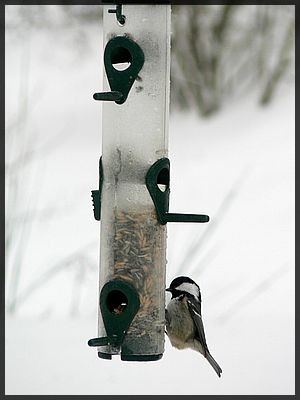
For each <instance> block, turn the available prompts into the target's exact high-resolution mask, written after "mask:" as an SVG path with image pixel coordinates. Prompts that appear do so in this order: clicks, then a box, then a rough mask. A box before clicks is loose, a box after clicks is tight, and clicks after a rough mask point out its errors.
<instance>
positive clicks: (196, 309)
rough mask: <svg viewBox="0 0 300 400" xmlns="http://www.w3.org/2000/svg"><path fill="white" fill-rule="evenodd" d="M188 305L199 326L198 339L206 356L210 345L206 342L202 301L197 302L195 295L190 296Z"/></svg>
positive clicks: (196, 324) (197, 326)
mask: <svg viewBox="0 0 300 400" xmlns="http://www.w3.org/2000/svg"><path fill="white" fill-rule="evenodd" d="M187 305H188V308H189V312H190V314H191V316H192V318H193V321H194V324H195V326H196V328H197V334H196V339H198V340H199V342H200V343H201V345H202V347H203V350H204V355H205V357H206V353H207V352H208V347H207V344H206V339H205V333H204V326H203V322H202V317H201V303H199V302H197V301H196V299H194V297H190V296H189V297H188V299H187Z"/></svg>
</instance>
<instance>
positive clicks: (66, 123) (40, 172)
mask: <svg viewBox="0 0 300 400" xmlns="http://www.w3.org/2000/svg"><path fill="white" fill-rule="evenodd" d="M13 7H16V6H6V14H7V23H8V22H9V21H10V19H11V18H14V13H13V11H14V10H13ZM23 7H29V6H23ZM51 7H52V12H53V15H55V12H57V7H56V6H51ZM99 21H100V13H99ZM17 23H18V24H19V25H22V24H23V23H24V24H25V23H26V18H24V21H23V20H22V19H21V20H19V21H17ZM29 25H30V24H29ZM74 37H75V38H76V40H74ZM102 51H103V49H102V27H101V23H99V24H94V23H88V22H86V23H85V24H81V25H80V26H78V25H76V24H74V23H73V24H71V23H70V24H64V25H59V24H58V25H57V27H56V29H53V28H52V29H51V30H50V29H39V28H38V27H34V26H31V27H30V26H28V27H27V28H26V29H24V30H23V31H22V34H21V35H20V34H18V33H17V32H16V30H14V29H8V28H7V31H6V54H5V56H6V58H5V65H6V177H7V179H6V182H7V185H6V257H7V260H6V266H5V268H6V308H7V313H6V328H5V329H6V395H13V394H16V395H59V394H62V395H80V394H82V395H84V394H86V395H101V394H123V395H125V394H127V395H130V394H134V395H137V394H198V395H202V394H210V395H211V394H216V395H238V394H241V395H259V394H264V395H271V394H275V395H293V394H294V384H295V370H294V352H295V347H294V340H295V334H294V330H295V326H294V313H295V309H294V299H295V297H294V295H295V291H294V277H295V276H294V275H295V272H294V264H295V260H294V250H295V248H294V218H295V212H294V206H295V203H294V194H295V193H294V178H295V173H294V166H295V165H294V162H295V159H294V134H295V122H294V121H295V93H294V84H293V82H288V83H286V82H285V83H283V84H282V85H281V86H280V87H279V88H278V93H277V95H276V97H275V98H274V100H273V101H272V103H271V104H269V105H268V106H267V107H261V106H259V105H258V104H257V101H255V96H256V93H253V92H252V93H249V95H247V96H243V97H242V98H238V99H236V100H231V101H230V104H228V105H227V106H226V107H223V108H222V110H221V111H220V112H219V113H217V114H216V115H215V116H214V117H212V118H208V119H207V118H206V119H205V118H199V116H198V115H197V114H196V113H194V112H192V111H190V112H187V113H181V112H179V111H176V112H175V111H174V112H173V113H172V114H171V117H170V135H169V158H170V161H171V196H170V211H172V212H188V213H204V214H208V215H209V216H210V218H211V220H210V222H209V223H208V224H203V225H198V224H195V225H193V224H169V225H168V264H167V282H168V283H169V282H170V281H171V280H172V279H173V278H174V277H175V276H177V275H178V274H186V275H190V276H191V277H192V278H194V279H195V280H196V281H197V282H198V283H199V285H200V288H201V291H202V299H203V319H204V324H205V330H206V336H207V342H208V345H209V348H210V350H211V353H212V355H213V356H214V357H215V358H216V360H217V361H218V363H219V364H220V365H221V367H222V369H223V374H222V377H221V379H219V378H218V377H217V376H216V374H215V372H214V371H213V369H212V368H211V367H210V366H209V364H208V363H207V361H206V360H205V359H204V358H203V357H201V356H199V355H198V354H197V353H194V352H192V351H189V350H186V351H179V350H176V349H174V348H172V347H171V346H170V344H169V341H168V339H167V338H166V343H165V353H164V356H163V358H162V359H161V360H160V361H158V362H153V363H134V362H122V361H120V359H119V358H118V357H116V358H113V360H112V361H106V360H101V359H98V357H97V353H96V350H95V349H92V348H89V347H88V346H87V340H88V339H89V338H91V337H96V336H97V299H98V259H99V222H97V221H95V220H94V218H93V212H92V202H91V197H90V191H91V190H93V189H97V184H98V159H99V156H100V154H101V104H99V102H95V101H94V100H93V98H92V95H93V93H94V92H96V91H99V90H101V88H102V86H101V85H102V55H103V53H102ZM182 374H184V376H185V379H184V382H186V384H185V385H183V384H182ZM154 382H155V384H154Z"/></svg>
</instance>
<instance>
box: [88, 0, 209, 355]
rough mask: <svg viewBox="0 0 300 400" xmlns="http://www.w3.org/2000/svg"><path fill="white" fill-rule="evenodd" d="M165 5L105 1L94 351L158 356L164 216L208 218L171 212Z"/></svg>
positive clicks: (95, 196)
mask: <svg viewBox="0 0 300 400" xmlns="http://www.w3.org/2000/svg"><path fill="white" fill-rule="evenodd" d="M170 21H171V6H170V5H168V4H166V2H165V4H163V3H162V2H161V3H160V4H151V5H133V4H126V5H125V4H121V3H119V2H118V3H117V4H116V5H115V6H114V5H104V6H103V37H104V57H103V58H104V90H103V91H102V92H100V93H95V94H94V99H95V100H100V101H102V102H103V107H102V156H101V158H100V162H99V188H98V189H97V190H94V191H92V197H93V203H94V216H95V219H96V220H100V221H101V224H100V226H101V230H100V274H99V313H98V337H97V338H94V339H90V340H89V342H88V344H89V345H90V346H95V347H97V350H98V356H99V357H100V358H104V359H111V358H112V356H113V355H120V357H121V359H122V360H127V361H151V360H158V359H160V358H161V357H162V354H163V352H164V333H165V286H166V285H165V276H166V235H167V232H166V223H167V222H207V221H208V216H206V215H194V214H174V213H169V195H170V162H169V159H168V119H169V86H170Z"/></svg>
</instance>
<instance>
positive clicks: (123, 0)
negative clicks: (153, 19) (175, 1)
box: [100, 0, 171, 5]
mask: <svg viewBox="0 0 300 400" xmlns="http://www.w3.org/2000/svg"><path fill="white" fill-rule="evenodd" d="M100 4H136V5H139V4H145V5H147V4H148V5H155V4H171V1H166V0H161V1H154V2H151V4H149V1H143V0H137V1H134V0H132V1H130V0H115V1H112V0H101V1H100Z"/></svg>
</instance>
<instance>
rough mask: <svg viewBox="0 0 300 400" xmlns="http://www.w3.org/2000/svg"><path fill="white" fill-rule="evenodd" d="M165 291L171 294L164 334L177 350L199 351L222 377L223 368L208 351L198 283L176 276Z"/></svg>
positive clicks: (166, 310)
mask: <svg viewBox="0 0 300 400" xmlns="http://www.w3.org/2000/svg"><path fill="white" fill-rule="evenodd" d="M166 291H168V292H170V293H171V294H172V297H171V300H170V302H169V303H168V305H167V308H166V309H165V320H166V334H167V336H168V338H169V339H170V342H171V345H172V346H173V347H175V348H177V349H186V348H190V349H192V350H195V351H198V352H199V353H201V354H202V355H203V356H204V357H205V358H206V359H207V361H208V362H209V363H210V365H211V366H212V367H213V369H214V370H215V371H216V373H217V375H218V376H219V377H221V373H222V368H221V367H220V366H219V364H218V363H217V362H216V360H215V359H214V358H213V356H212V355H211V354H210V351H209V349H208V346H207V343H206V338H205V333H204V326H203V321H202V315H201V293H200V288H199V286H198V285H197V283H196V282H194V281H193V279H191V278H189V277H187V276H178V277H177V278H175V279H173V281H172V282H171V284H170V287H169V288H167V289H166Z"/></svg>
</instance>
